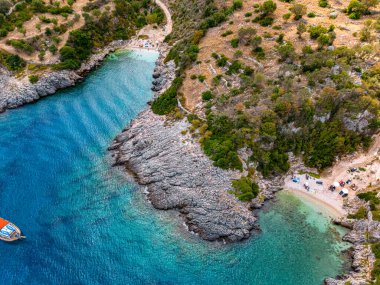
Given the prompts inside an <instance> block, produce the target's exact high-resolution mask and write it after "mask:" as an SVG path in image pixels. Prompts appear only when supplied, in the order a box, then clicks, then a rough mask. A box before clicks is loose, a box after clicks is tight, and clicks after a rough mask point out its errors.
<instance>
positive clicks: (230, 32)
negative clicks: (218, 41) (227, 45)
mask: <svg viewBox="0 0 380 285" xmlns="http://www.w3.org/2000/svg"><path fill="white" fill-rule="evenodd" d="M232 34H233V32H232V31H231V30H228V31H225V32H224V33H223V34H222V37H227V36H229V35H232Z"/></svg>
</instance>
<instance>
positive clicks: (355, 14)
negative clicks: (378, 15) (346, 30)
mask: <svg viewBox="0 0 380 285" xmlns="http://www.w3.org/2000/svg"><path fill="white" fill-rule="evenodd" d="M346 11H347V14H348V17H349V18H350V19H353V20H357V19H360V18H361V16H362V15H363V14H365V13H366V12H367V8H366V6H365V5H364V4H363V3H362V2H360V1H358V0H351V1H350V3H349V4H348V7H347V9H346Z"/></svg>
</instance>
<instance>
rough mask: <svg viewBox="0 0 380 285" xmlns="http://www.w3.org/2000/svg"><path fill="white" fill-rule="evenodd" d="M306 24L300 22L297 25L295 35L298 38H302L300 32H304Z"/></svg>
mask: <svg viewBox="0 0 380 285" xmlns="http://www.w3.org/2000/svg"><path fill="white" fill-rule="evenodd" d="M306 30H307V29H306V25H305V24H304V23H300V24H299V25H298V26H297V35H298V37H299V38H300V39H302V34H303V33H305V32H306Z"/></svg>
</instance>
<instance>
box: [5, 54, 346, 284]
mask: <svg viewBox="0 0 380 285" xmlns="http://www.w3.org/2000/svg"><path fill="white" fill-rule="evenodd" d="M156 58H157V54H156V53H154V52H147V51H134V52H122V53H116V54H114V55H112V56H111V57H109V58H108V59H107V60H106V61H105V63H104V64H103V66H102V67H101V68H100V69H98V70H96V71H94V72H93V73H91V74H90V75H89V76H88V78H87V79H86V80H85V81H84V82H83V83H81V84H79V85H77V86H76V87H74V88H70V89H67V90H65V91H61V92H59V93H58V94H56V95H54V96H51V97H48V98H45V99H43V100H40V101H38V102H37V103H34V104H31V105H26V106H23V107H21V108H19V109H16V110H11V111H7V112H5V113H3V114H0V216H1V217H3V218H6V219H8V220H10V221H12V222H14V223H15V224H17V225H18V226H19V227H20V228H21V229H22V230H23V231H24V233H25V235H26V236H27V239H26V240H23V241H21V242H16V243H12V244H8V243H0V264H1V266H0V284H163V285H164V284H168V285H169V284H207V285H213V284H254V285H277V284H281V285H319V284H322V282H323V279H324V278H326V277H328V276H335V275H337V274H339V273H342V271H343V270H344V261H345V258H344V256H343V255H342V249H343V248H345V247H346V245H345V244H343V243H342V242H340V241H339V240H340V233H339V231H340V229H338V228H335V227H333V226H331V225H330V223H329V220H328V218H327V217H325V216H324V215H322V214H320V213H318V211H316V210H315V209H314V208H313V207H312V206H310V205H307V204H304V203H302V202H301V201H300V200H299V199H297V198H295V197H293V196H291V195H290V194H287V193H280V194H279V195H278V196H277V199H276V200H274V201H272V202H270V203H268V204H267V205H266V206H265V208H264V209H263V210H262V211H261V212H260V225H261V228H262V232H261V233H257V234H254V235H253V237H252V238H250V239H249V240H246V241H244V242H241V243H237V244H227V245H223V244H221V243H210V242H204V241H202V240H200V239H199V238H198V237H197V236H195V235H192V234H190V233H188V232H186V230H185V229H184V226H183V225H182V221H181V220H180V219H178V213H176V212H163V211H157V210H154V209H153V208H152V206H151V205H150V204H149V203H148V202H147V201H146V199H145V197H144V194H142V192H143V191H142V190H141V189H138V187H137V185H136V184H135V183H134V182H133V180H132V179H131V178H129V177H128V176H126V175H125V174H124V173H123V172H122V171H121V170H120V169H115V168H112V167H111V165H110V159H109V156H108V153H107V151H106V149H107V147H108V146H109V145H110V143H111V141H112V139H113V138H114V137H115V136H116V135H117V134H118V133H119V132H120V131H121V130H122V128H123V127H125V126H126V125H127V124H128V122H129V121H130V120H131V119H133V118H134V117H135V116H136V115H137V114H138V112H140V111H141V110H143V109H144V108H145V107H146V102H147V100H149V99H150V98H151V96H152V94H151V92H150V82H151V74H152V71H153V68H154V61H155V60H156Z"/></svg>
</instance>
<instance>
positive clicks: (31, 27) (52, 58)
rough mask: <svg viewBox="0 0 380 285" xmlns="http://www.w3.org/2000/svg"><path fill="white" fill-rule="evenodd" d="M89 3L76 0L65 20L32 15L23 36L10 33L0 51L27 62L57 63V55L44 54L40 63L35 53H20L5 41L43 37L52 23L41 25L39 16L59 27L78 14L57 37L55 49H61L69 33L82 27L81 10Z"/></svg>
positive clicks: (0, 44) (57, 17)
mask: <svg viewBox="0 0 380 285" xmlns="http://www.w3.org/2000/svg"><path fill="white" fill-rule="evenodd" d="M44 2H45V3H46V4H49V1H48V0H44ZM89 2H91V1H90V0H76V1H75V3H74V4H73V6H72V9H73V13H72V14H71V15H69V17H68V18H67V19H65V18H64V17H62V16H60V15H51V14H48V13H46V14H36V15H34V16H33V17H32V18H31V19H30V20H29V21H26V22H25V23H24V25H23V28H24V29H25V35H24V34H22V33H20V32H19V31H18V30H17V29H16V30H14V31H12V32H10V33H9V34H8V35H7V36H6V37H5V38H4V39H2V40H1V41H0V49H3V50H6V51H8V52H10V53H17V54H18V55H19V56H21V57H22V58H23V59H24V60H26V61H28V62H33V63H43V64H48V63H56V62H58V60H59V58H58V57H59V55H58V53H57V54H56V55H53V54H51V53H50V52H46V55H45V57H44V59H43V60H42V61H41V60H40V59H39V57H38V52H37V51H36V52H34V53H32V54H30V55H29V54H26V53H23V52H20V51H19V50H15V49H14V48H13V47H12V46H9V45H7V44H6V41H7V40H8V39H27V38H32V37H35V36H39V35H43V34H44V31H45V29H46V28H50V29H52V28H53V27H54V24H53V23H50V24H45V23H41V21H40V20H39V17H40V16H46V17H47V18H50V19H52V18H55V19H57V22H58V26H59V25H61V24H66V23H68V22H69V21H70V20H72V19H74V17H75V14H79V15H80V18H79V20H78V21H76V22H75V24H74V25H73V26H72V27H69V28H68V29H67V31H66V32H65V33H63V34H61V35H60V36H59V38H60V40H61V41H60V42H59V44H57V48H58V49H60V48H61V47H63V46H64V45H65V43H66V41H67V40H68V38H69V34H70V32H71V31H73V30H76V29H79V28H80V27H82V26H83V25H84V18H83V17H82V15H81V14H82V9H83V7H84V6H86V4H87V3H89ZM64 5H67V0H62V2H61V6H64ZM111 5H112V4H111V3H110V4H108V6H110V7H111V8H113V7H112V6H111ZM105 6H107V5H105ZM105 6H104V7H102V9H104V8H105ZM38 23H40V24H41V30H39V29H38V28H37V27H36V25H37V24H38Z"/></svg>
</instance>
